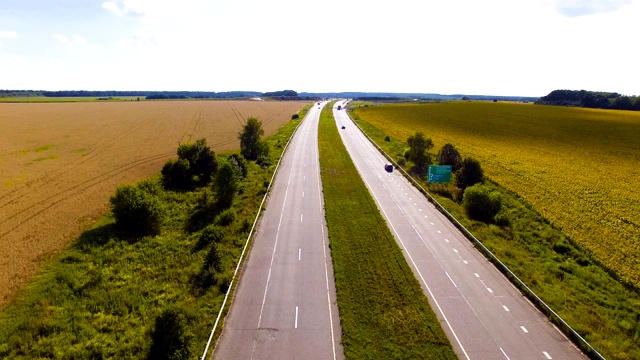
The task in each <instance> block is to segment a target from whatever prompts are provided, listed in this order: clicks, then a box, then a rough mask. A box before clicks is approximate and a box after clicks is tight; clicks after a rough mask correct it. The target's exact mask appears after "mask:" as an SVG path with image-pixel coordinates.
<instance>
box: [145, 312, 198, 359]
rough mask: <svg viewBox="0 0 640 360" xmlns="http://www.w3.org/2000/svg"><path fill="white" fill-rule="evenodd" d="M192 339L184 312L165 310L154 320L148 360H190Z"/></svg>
mask: <svg viewBox="0 0 640 360" xmlns="http://www.w3.org/2000/svg"><path fill="white" fill-rule="evenodd" d="M192 338H193V335H191V334H190V333H189V331H188V325H187V317H186V315H185V314H184V312H182V311H180V310H178V309H175V308H170V309H166V310H164V311H163V312H162V314H160V316H158V317H157V318H156V323H155V328H154V329H153V333H152V334H151V349H149V356H148V359H154V360H155V359H167V360H179V359H191V358H192V357H193V354H192V353H191V349H190V345H191V341H192Z"/></svg>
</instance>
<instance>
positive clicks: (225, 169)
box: [215, 161, 238, 207]
mask: <svg viewBox="0 0 640 360" xmlns="http://www.w3.org/2000/svg"><path fill="white" fill-rule="evenodd" d="M215 191H216V193H217V196H218V202H219V203H220V205H222V206H224V207H229V206H231V204H233V199H234V198H235V196H236V193H237V192H238V181H237V179H236V175H235V174H234V169H233V166H232V165H231V164H230V163H228V162H226V161H225V162H224V163H223V164H222V166H220V171H218V176H216V181H215Z"/></svg>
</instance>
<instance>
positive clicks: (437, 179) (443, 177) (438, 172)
mask: <svg viewBox="0 0 640 360" xmlns="http://www.w3.org/2000/svg"><path fill="white" fill-rule="evenodd" d="M450 181H451V165H429V182H430V183H448V182H450Z"/></svg>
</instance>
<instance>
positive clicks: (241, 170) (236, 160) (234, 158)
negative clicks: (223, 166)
mask: <svg viewBox="0 0 640 360" xmlns="http://www.w3.org/2000/svg"><path fill="white" fill-rule="evenodd" d="M227 161H229V164H231V166H233V171H234V173H235V174H236V177H237V178H238V180H242V179H244V178H245V177H246V176H247V172H248V171H249V168H248V166H249V165H248V164H247V160H245V158H244V156H242V155H240V154H231V156H229V158H228V159H227Z"/></svg>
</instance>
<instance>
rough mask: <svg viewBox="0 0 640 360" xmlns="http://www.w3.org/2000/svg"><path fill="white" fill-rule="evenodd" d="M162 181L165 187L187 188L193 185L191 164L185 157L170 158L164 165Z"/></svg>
mask: <svg viewBox="0 0 640 360" xmlns="http://www.w3.org/2000/svg"><path fill="white" fill-rule="evenodd" d="M161 174H162V183H163V184H164V186H165V187H168V188H174V189H187V188H189V187H191V185H192V178H193V176H192V175H191V166H190V165H189V162H188V161H187V160H185V159H177V160H176V159H169V160H167V162H166V163H164V166H163V167H162V171H161Z"/></svg>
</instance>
